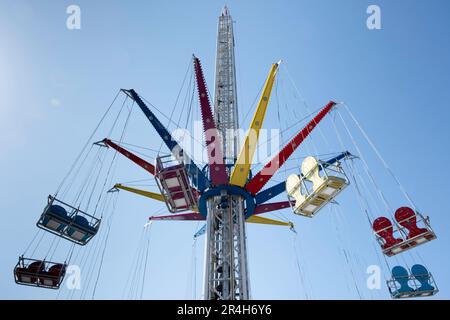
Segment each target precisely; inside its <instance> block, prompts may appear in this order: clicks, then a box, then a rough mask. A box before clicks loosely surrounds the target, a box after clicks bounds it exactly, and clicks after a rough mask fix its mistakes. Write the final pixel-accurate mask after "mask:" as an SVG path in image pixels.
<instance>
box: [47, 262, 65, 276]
mask: <svg viewBox="0 0 450 320" xmlns="http://www.w3.org/2000/svg"><path fill="white" fill-rule="evenodd" d="M65 269H66V266H65V265H64V264H61V263H58V264H55V265H53V266H51V267H50V268H49V269H48V274H50V275H52V276H60V275H63V274H64V272H65Z"/></svg>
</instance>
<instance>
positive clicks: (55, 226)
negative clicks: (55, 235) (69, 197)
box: [42, 205, 70, 232]
mask: <svg viewBox="0 0 450 320" xmlns="http://www.w3.org/2000/svg"><path fill="white" fill-rule="evenodd" d="M68 223H70V219H69V217H68V216H67V211H66V209H64V208H63V207H61V206H59V205H50V206H49V207H48V209H47V210H45V211H44V215H43V217H42V225H43V226H45V227H46V228H48V229H51V230H54V231H58V232H59V231H62V230H63V229H64V228H65V227H66V226H67V224H68Z"/></svg>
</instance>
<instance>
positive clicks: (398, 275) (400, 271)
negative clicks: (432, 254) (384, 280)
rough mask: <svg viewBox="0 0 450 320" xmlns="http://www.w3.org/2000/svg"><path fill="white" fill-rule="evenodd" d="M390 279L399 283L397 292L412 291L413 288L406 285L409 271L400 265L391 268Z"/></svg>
mask: <svg viewBox="0 0 450 320" xmlns="http://www.w3.org/2000/svg"><path fill="white" fill-rule="evenodd" d="M392 279H394V280H395V281H397V282H398V283H399V284H400V288H398V290H397V291H398V292H413V291H414V289H413V288H411V287H410V286H409V285H408V282H409V272H408V270H406V269H405V268H403V267H402V266H396V267H394V268H392Z"/></svg>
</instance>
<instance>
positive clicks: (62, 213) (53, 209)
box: [48, 204, 67, 218]
mask: <svg viewBox="0 0 450 320" xmlns="http://www.w3.org/2000/svg"><path fill="white" fill-rule="evenodd" d="M48 212H50V213H52V214H54V215H55V216H59V217H62V218H65V217H67V211H66V209H64V208H63V207H61V206H59V205H57V204H54V205H51V206H50V208H48Z"/></svg>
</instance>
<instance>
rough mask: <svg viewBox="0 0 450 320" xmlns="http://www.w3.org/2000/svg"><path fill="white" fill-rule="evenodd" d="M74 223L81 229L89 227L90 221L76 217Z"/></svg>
mask: <svg viewBox="0 0 450 320" xmlns="http://www.w3.org/2000/svg"><path fill="white" fill-rule="evenodd" d="M73 222H74V224H75V225H77V226H80V227H85V228H87V227H89V221H88V220H87V219H86V218H85V217H83V216H80V215H76V216H75V218H73Z"/></svg>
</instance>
